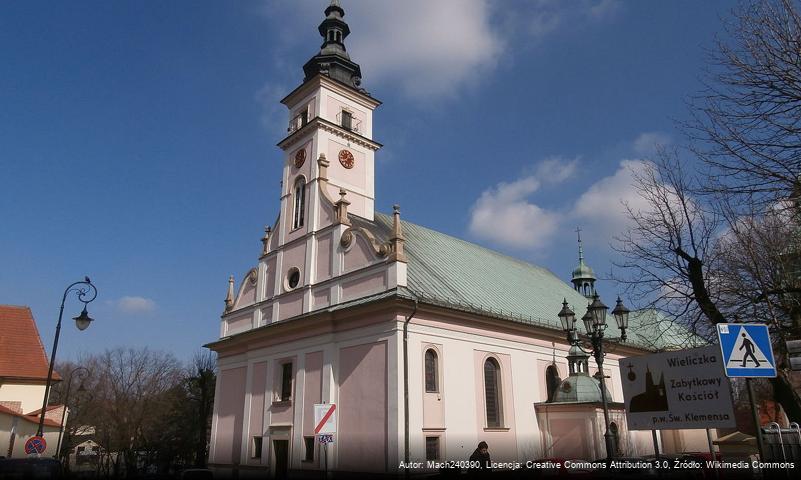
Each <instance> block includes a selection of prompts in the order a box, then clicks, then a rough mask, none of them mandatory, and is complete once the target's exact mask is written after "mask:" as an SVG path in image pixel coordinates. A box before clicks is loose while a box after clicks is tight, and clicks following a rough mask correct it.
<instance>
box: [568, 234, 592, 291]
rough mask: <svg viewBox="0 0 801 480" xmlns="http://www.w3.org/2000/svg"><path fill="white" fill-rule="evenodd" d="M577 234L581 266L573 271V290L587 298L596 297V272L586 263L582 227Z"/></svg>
mask: <svg viewBox="0 0 801 480" xmlns="http://www.w3.org/2000/svg"><path fill="white" fill-rule="evenodd" d="M576 234H577V235H578V254H579V264H578V266H577V267H576V268H574V269H573V277H572V278H571V279H570V281H571V282H572V283H573V288H575V289H576V291H577V292H579V293H581V294H582V295H584V296H585V297H587V298H591V297H592V296H593V295H595V272H593V271H592V268H590V267H589V265H587V264H586V263H585V262H584V247H583V245H582V243H581V227H576Z"/></svg>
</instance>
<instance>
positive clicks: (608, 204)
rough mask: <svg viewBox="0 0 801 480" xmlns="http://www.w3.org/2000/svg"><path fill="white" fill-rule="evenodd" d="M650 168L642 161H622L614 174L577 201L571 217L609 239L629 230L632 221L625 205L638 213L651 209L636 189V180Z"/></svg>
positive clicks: (600, 181)
mask: <svg viewBox="0 0 801 480" xmlns="http://www.w3.org/2000/svg"><path fill="white" fill-rule="evenodd" d="M647 166H648V163H647V162H645V161H642V160H622V161H621V162H620V164H619V165H618V168H617V170H616V171H615V173H614V174H612V175H611V176H608V177H604V178H602V179H601V180H599V181H597V182H596V183H594V184H593V185H592V186H590V188H588V189H587V191H585V192H584V193H583V194H582V195H581V196H580V197H579V198H578V200H576V203H575V205H574V207H573V212H572V215H571V216H572V217H573V218H575V219H576V220H577V221H581V223H582V224H583V225H588V226H589V227H590V228H591V229H592V231H593V232H594V233H595V234H598V235H603V236H604V237H606V238H611V237H612V236H614V235H616V234H618V233H620V232H622V231H625V230H627V229H628V228H629V222H630V220H629V218H628V216H627V215H626V208H625V206H624V203H625V204H627V205H628V206H629V207H630V208H632V210H634V211H638V210H643V209H645V208H647V206H648V204H647V202H646V201H645V200H644V199H643V198H642V197H641V196H640V195H639V194H638V193H637V191H636V189H635V188H634V176H635V175H636V174H637V173H639V172H642V171H643V170H644V169H645V168H646V167H647Z"/></svg>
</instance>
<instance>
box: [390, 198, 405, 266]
mask: <svg viewBox="0 0 801 480" xmlns="http://www.w3.org/2000/svg"><path fill="white" fill-rule="evenodd" d="M405 241H406V240H405V239H404V238H403V229H402V228H401V221H400V205H398V204H395V205H393V206H392V236H391V237H390V238H389V244H390V248H391V252H392V253H390V255H389V260H390V261H395V262H405V261H406V252H404V251H403V243H404V242H405Z"/></svg>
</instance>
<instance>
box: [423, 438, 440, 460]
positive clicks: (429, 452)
mask: <svg viewBox="0 0 801 480" xmlns="http://www.w3.org/2000/svg"><path fill="white" fill-rule="evenodd" d="M426 460H439V437H426Z"/></svg>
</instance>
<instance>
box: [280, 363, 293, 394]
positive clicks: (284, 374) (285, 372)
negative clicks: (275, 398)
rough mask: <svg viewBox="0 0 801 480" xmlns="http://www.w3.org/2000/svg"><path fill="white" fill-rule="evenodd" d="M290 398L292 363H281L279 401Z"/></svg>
mask: <svg viewBox="0 0 801 480" xmlns="http://www.w3.org/2000/svg"><path fill="white" fill-rule="evenodd" d="M287 400H292V363H291V362H288V363H283V364H281V401H282V402H284V401H287Z"/></svg>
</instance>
